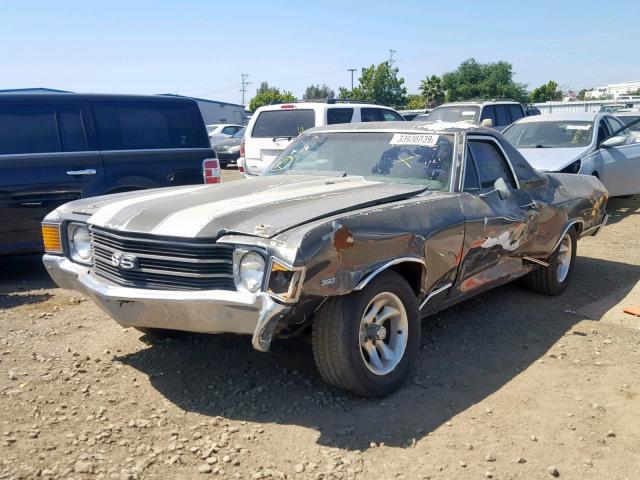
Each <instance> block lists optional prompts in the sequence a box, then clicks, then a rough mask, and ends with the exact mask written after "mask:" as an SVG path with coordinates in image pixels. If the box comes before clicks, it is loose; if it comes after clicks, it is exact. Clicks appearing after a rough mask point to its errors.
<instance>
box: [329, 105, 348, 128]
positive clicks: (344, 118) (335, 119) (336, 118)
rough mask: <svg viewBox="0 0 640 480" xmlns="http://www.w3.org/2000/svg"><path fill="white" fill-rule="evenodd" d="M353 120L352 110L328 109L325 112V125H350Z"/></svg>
mask: <svg viewBox="0 0 640 480" xmlns="http://www.w3.org/2000/svg"><path fill="white" fill-rule="evenodd" d="M352 118H353V108H330V109H329V110H327V125H335V124H338V123H350V122H351V119H352Z"/></svg>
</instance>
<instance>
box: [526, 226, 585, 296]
mask: <svg viewBox="0 0 640 480" xmlns="http://www.w3.org/2000/svg"><path fill="white" fill-rule="evenodd" d="M577 237H578V235H577V233H576V230H575V229H574V228H570V229H569V231H568V232H566V233H565V234H564V235H563V236H562V239H561V240H560V244H559V245H558V248H556V250H555V251H554V252H553V253H552V254H551V256H550V257H549V260H548V263H549V266H548V267H540V268H538V269H536V270H534V271H533V272H531V273H530V274H529V275H527V277H526V282H527V287H528V288H529V289H530V290H533V291H534V292H538V293H543V294H545V295H552V296H555V295H560V294H561V293H562V292H564V291H565V289H566V288H567V285H568V284H569V279H570V278H571V274H572V272H573V264H574V263H575V258H576V247H577Z"/></svg>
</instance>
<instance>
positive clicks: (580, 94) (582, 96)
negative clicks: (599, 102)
mask: <svg viewBox="0 0 640 480" xmlns="http://www.w3.org/2000/svg"><path fill="white" fill-rule="evenodd" d="M588 91H589V90H587V89H586V88H583V89H582V90H580V91H579V92H578V95H576V99H577V100H586V99H587V92H588Z"/></svg>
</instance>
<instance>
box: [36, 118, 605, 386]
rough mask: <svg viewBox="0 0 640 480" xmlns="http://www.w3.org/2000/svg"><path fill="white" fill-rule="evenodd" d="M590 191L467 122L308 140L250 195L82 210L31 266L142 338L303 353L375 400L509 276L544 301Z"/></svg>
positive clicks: (197, 194) (55, 227) (123, 197)
mask: <svg viewBox="0 0 640 480" xmlns="http://www.w3.org/2000/svg"><path fill="white" fill-rule="evenodd" d="M606 201H607V191H606V189H605V188H604V187H603V185H602V184H601V183H600V181H599V180H598V179H597V178H595V177H592V176H583V175H567V174H559V173H547V174H540V173H537V172H536V171H535V170H534V169H533V168H531V166H530V165H529V164H528V163H527V161H526V160H525V159H524V158H523V157H522V155H520V154H519V153H518V151H517V150H516V149H515V148H513V147H512V146H511V145H510V144H509V143H508V142H507V141H506V140H505V139H504V137H503V136H502V135H501V134H500V133H498V132H496V131H495V130H492V129H485V128H479V127H474V126H471V125H468V124H443V123H437V124H412V123H404V122H397V123H395V122H385V123H379V124H376V123H368V124H347V125H332V126H326V127H318V128H314V129H310V130H308V131H307V132H305V133H304V134H302V135H301V136H300V137H299V138H298V139H297V140H296V141H295V142H294V143H293V144H291V145H290V146H289V147H288V148H287V149H286V150H285V151H283V152H282V154H281V155H280V156H279V157H277V158H276V159H275V160H274V161H273V163H272V164H271V165H270V167H269V168H267V169H266V171H265V172H264V174H263V175H261V176H260V177H258V178H256V179H254V180H246V181H238V182H230V183H226V184H220V185H211V186H189V187H177V188H167V189H158V190H147V191H144V192H129V193H122V194H116V195H108V196H103V197H96V198H88V199H83V200H78V201H74V202H71V203H68V204H66V205H63V206H62V207H60V208H58V209H57V210H55V211H54V212H53V213H51V214H50V215H49V216H47V218H46V219H45V221H44V223H43V235H44V238H45V244H46V249H47V253H46V254H45V256H44V263H45V265H46V267H47V269H48V271H49V273H50V274H51V277H52V278H53V279H54V281H55V282H56V283H57V284H58V285H59V286H61V287H63V288H70V289H74V290H78V291H80V292H83V293H85V294H87V295H89V296H90V297H91V298H92V299H93V300H94V301H95V302H96V303H97V304H98V305H99V306H100V307H101V308H102V309H103V310H104V311H106V312H107V313H108V314H109V315H111V316H112V317H113V318H114V319H115V320H116V321H117V322H118V323H120V324H121V325H123V326H126V327H135V328H137V329H141V330H144V331H146V332H162V331H164V330H163V329H168V330H182V331H189V332H202V333H220V332H232V333H238V334H248V335H252V343H253V347H254V348H255V349H257V350H260V351H267V350H269V348H270V345H271V342H272V340H273V339H274V338H281V337H295V336H300V337H305V338H307V339H310V341H311V343H312V346H313V354H314V358H315V361H316V364H317V367H318V369H319V371H320V373H321V374H322V376H323V378H324V379H325V380H326V381H328V382H329V383H331V384H334V385H337V386H339V387H342V388H344V389H346V390H349V391H351V392H353V393H355V394H357V395H362V396H381V395H385V394H388V393H390V392H392V391H394V390H395V389H397V388H398V387H399V386H400V385H401V384H402V382H403V381H404V380H405V379H406V378H407V376H408V375H409V374H410V372H411V369H412V366H413V364H414V362H415V359H416V354H417V352H418V350H419V345H420V321H421V317H425V316H428V315H430V314H433V313H434V312H437V311H439V310H441V309H443V308H446V307H448V306H451V305H453V304H455V303H457V302H460V301H462V300H465V299H468V298H469V297H471V296H474V295H476V294H478V293H481V292H483V291H486V290H487V289H490V288H493V287H495V286H498V285H501V284H504V283H506V282H510V281H512V280H514V279H517V278H519V277H525V279H526V284H527V285H528V286H529V287H530V288H531V289H533V290H535V291H537V292H540V293H543V294H547V295H558V294H560V293H561V292H562V291H563V290H564V289H565V288H566V287H567V284H568V283H569V281H570V279H571V274H572V270H573V264H574V259H575V256H576V242H577V240H578V239H579V238H580V237H582V236H585V235H593V234H595V233H596V232H597V231H598V230H599V229H600V228H601V227H602V226H603V225H604V223H605V222H606V215H605V205H606Z"/></svg>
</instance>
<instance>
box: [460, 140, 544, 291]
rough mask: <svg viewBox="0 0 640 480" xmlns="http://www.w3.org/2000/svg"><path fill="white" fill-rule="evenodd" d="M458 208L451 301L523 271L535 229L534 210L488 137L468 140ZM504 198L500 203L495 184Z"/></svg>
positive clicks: (502, 154)
mask: <svg viewBox="0 0 640 480" xmlns="http://www.w3.org/2000/svg"><path fill="white" fill-rule="evenodd" d="M464 163H465V165H464V172H463V175H462V179H463V180H462V182H461V185H460V189H461V191H462V195H461V196H460V203H461V207H462V210H463V214H464V217H465V241H464V248H463V251H462V254H461V261H460V268H459V272H458V277H457V280H456V285H455V288H454V290H453V292H452V295H454V296H455V295H457V296H463V295H471V294H474V293H476V292H480V291H482V290H484V289H486V288H488V287H491V286H495V285H497V284H500V283H504V282H507V281H509V280H511V279H512V278H513V277H514V276H517V275H519V274H520V272H521V271H522V268H523V260H522V257H523V256H525V255H526V254H527V253H528V252H529V250H530V248H531V247H532V244H533V241H534V239H535V234H536V232H537V229H538V219H539V210H538V205H537V203H536V202H535V201H534V199H533V198H532V197H531V195H530V194H529V193H528V192H526V191H525V190H521V189H520V188H519V182H518V179H517V177H516V176H515V173H514V170H513V168H511V164H510V162H509V160H508V157H507V155H506V153H505V152H504V150H503V149H502V147H501V146H500V143H499V142H498V141H497V140H496V139H495V138H493V137H490V136H468V137H467V146H466V152H465V161H464ZM500 178H501V179H502V180H503V181H504V182H505V183H506V185H507V187H508V195H507V196H506V197H501V195H500V193H499V192H498V191H497V190H496V188H495V185H496V180H498V179H500Z"/></svg>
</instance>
